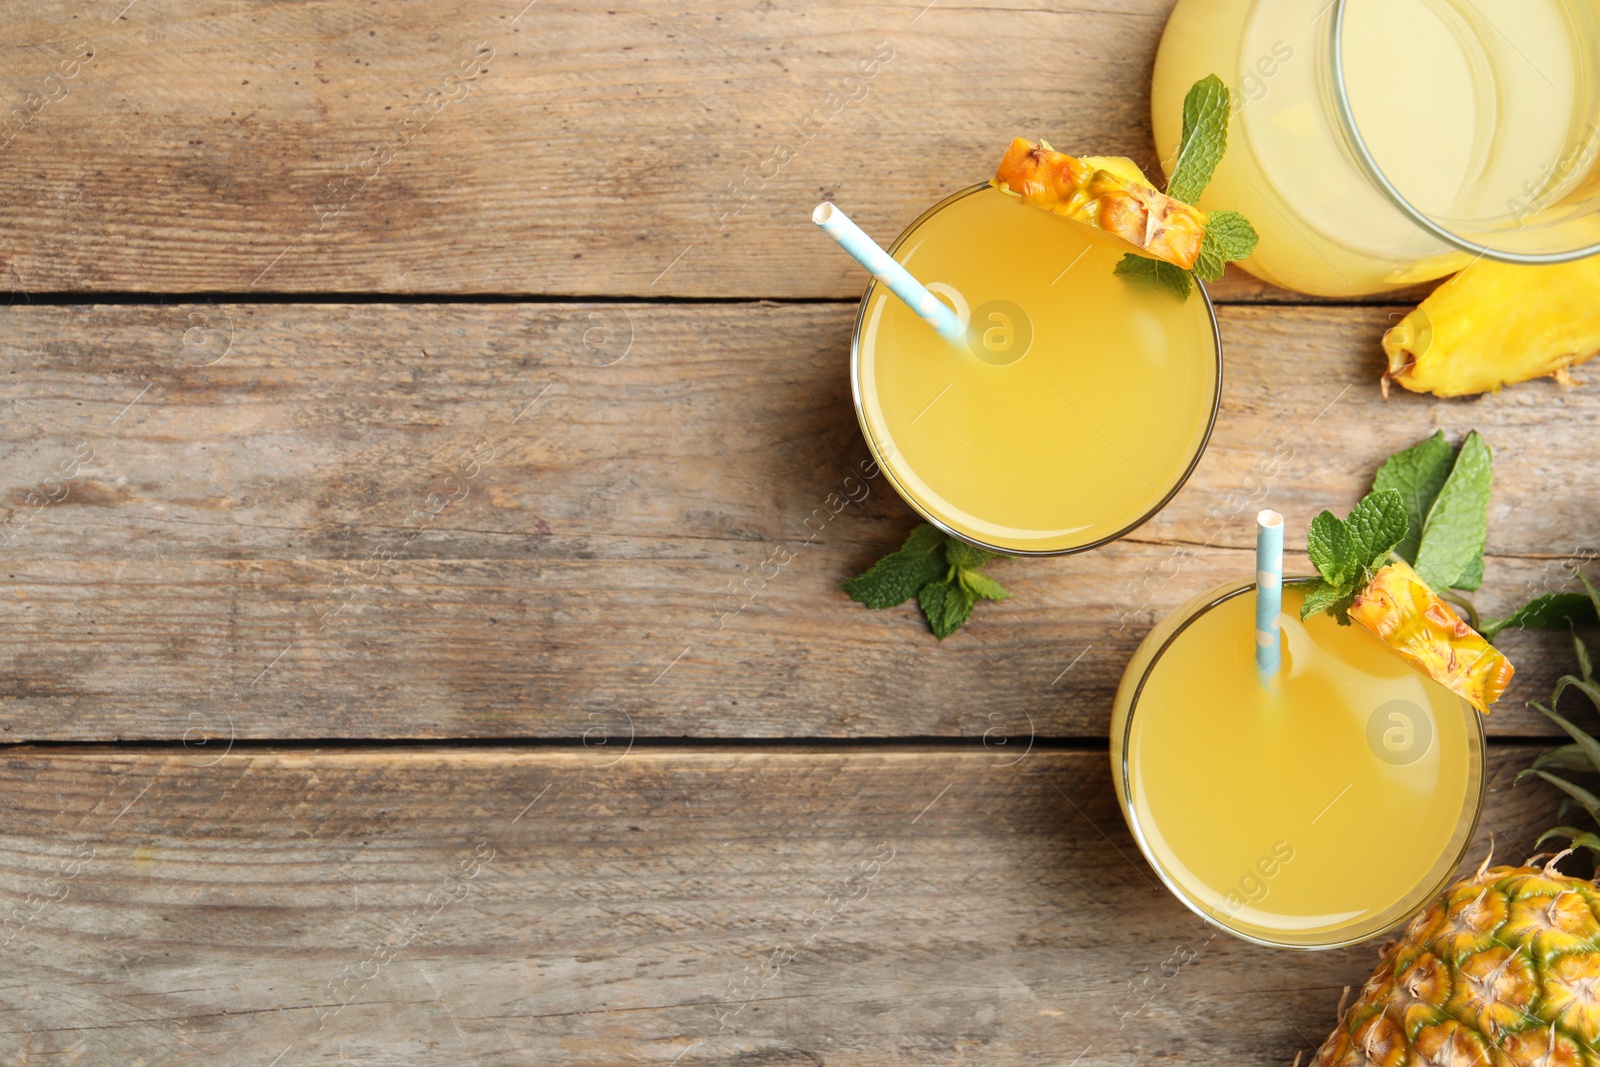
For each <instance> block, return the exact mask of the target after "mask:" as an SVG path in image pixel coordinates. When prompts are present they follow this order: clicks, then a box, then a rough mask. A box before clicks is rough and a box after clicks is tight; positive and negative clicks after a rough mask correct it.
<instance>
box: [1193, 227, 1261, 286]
mask: <svg viewBox="0 0 1600 1067" xmlns="http://www.w3.org/2000/svg"><path fill="white" fill-rule="evenodd" d="M1255 249H1256V228H1255V227H1254V226H1252V225H1250V221H1249V220H1248V219H1246V218H1245V217H1244V216H1243V215H1241V214H1239V213H1238V212H1237V211H1213V212H1212V213H1211V215H1210V217H1209V218H1208V219H1207V220H1206V232H1205V236H1204V237H1203V238H1202V239H1201V241H1200V255H1199V256H1198V257H1196V259H1195V261H1194V272H1195V273H1196V274H1197V275H1199V276H1200V278H1201V279H1202V280H1203V281H1208V282H1214V281H1216V280H1217V279H1218V278H1220V277H1222V271H1223V268H1225V267H1227V265H1228V264H1229V263H1230V262H1232V261H1233V260H1236V259H1244V258H1246V257H1247V256H1249V255H1250V253H1251V252H1254V251H1255Z"/></svg>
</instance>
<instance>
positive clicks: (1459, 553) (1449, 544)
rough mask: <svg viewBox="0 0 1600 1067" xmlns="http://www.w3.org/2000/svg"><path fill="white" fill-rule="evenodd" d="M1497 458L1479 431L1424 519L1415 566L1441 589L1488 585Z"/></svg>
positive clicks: (1471, 435) (1469, 436)
mask: <svg viewBox="0 0 1600 1067" xmlns="http://www.w3.org/2000/svg"><path fill="white" fill-rule="evenodd" d="M1493 480H1494V456H1493V454H1492V453H1491V452H1490V451H1489V446H1488V445H1487V444H1485V443H1484V440H1483V438H1482V437H1480V436H1479V435H1478V432H1477V431H1476V430H1474V431H1473V432H1472V433H1469V434H1467V439H1466V440H1465V441H1462V442H1461V451H1460V452H1458V453H1457V454H1456V462H1455V466H1454V467H1453V468H1452V469H1451V471H1450V477H1448V478H1446V479H1445V482H1444V487H1443V488H1442V489H1440V490H1439V495H1438V496H1437V497H1436V498H1435V499H1434V501H1433V506H1432V507H1430V508H1429V509H1428V517H1427V518H1426V519H1425V520H1423V524H1422V540H1421V543H1420V544H1418V546H1417V558H1416V560H1415V562H1414V564H1413V565H1414V566H1415V567H1416V568H1417V573H1418V574H1419V575H1421V576H1422V580H1423V581H1425V582H1427V583H1428V584H1429V585H1431V586H1432V587H1433V588H1435V589H1452V588H1453V589H1476V588H1478V586H1479V585H1481V584H1483V546H1484V543H1485V541H1486V540H1487V539H1488V536H1489V486H1490V483H1492V482H1493Z"/></svg>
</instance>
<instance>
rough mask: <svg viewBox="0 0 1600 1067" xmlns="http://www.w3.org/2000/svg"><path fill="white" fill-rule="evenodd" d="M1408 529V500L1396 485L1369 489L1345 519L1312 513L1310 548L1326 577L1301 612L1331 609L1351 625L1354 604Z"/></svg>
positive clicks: (1304, 614) (1303, 614) (1306, 614)
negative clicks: (1389, 487) (1377, 490)
mask: <svg viewBox="0 0 1600 1067" xmlns="http://www.w3.org/2000/svg"><path fill="white" fill-rule="evenodd" d="M1405 532H1406V511H1405V504H1404V503H1403V502H1402V501H1401V499H1400V494H1399V493H1397V492H1395V491H1394V490H1392V489H1385V490H1382V491H1381V492H1376V493H1368V494H1367V495H1366V496H1364V497H1362V498H1361V502H1360V503H1359V504H1357V505H1356V506H1355V507H1354V508H1352V509H1351V511H1350V514H1349V515H1348V516H1346V517H1345V518H1344V519H1343V520H1341V519H1340V518H1339V517H1338V516H1337V515H1335V514H1334V513H1333V512H1331V511H1324V512H1322V513H1321V514H1319V515H1318V516H1317V517H1316V518H1314V519H1312V520H1311V528H1310V529H1309V530H1307V531H1306V554H1307V555H1309V556H1310V557H1311V564H1312V566H1314V567H1316V568H1317V573H1318V574H1320V575H1322V583H1321V584H1320V585H1318V586H1317V587H1316V588H1315V589H1313V590H1312V591H1311V592H1310V594H1309V595H1308V596H1307V597H1306V600H1305V603H1304V604H1302V605H1301V606H1300V617H1301V618H1302V619H1306V618H1310V617H1311V616H1312V615H1314V614H1315V613H1316V612H1319V611H1326V612H1329V613H1331V614H1332V615H1333V616H1334V618H1336V619H1338V620H1339V623H1340V625H1342V626H1348V625H1350V614H1349V613H1350V604H1351V603H1352V602H1353V601H1354V600H1355V597H1356V594H1357V593H1359V592H1360V591H1361V590H1363V589H1365V588H1366V587H1367V583H1368V582H1370V581H1372V572H1373V571H1375V570H1377V569H1378V568H1379V567H1380V566H1381V565H1382V563H1383V561H1384V560H1385V559H1386V558H1388V555H1389V550H1390V549H1392V548H1394V546H1395V544H1396V542H1398V541H1399V540H1400V538H1402V537H1404V536H1405Z"/></svg>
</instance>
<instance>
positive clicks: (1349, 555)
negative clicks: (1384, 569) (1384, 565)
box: [1306, 510, 1355, 587]
mask: <svg viewBox="0 0 1600 1067" xmlns="http://www.w3.org/2000/svg"><path fill="white" fill-rule="evenodd" d="M1306 554H1307V555H1309V556H1310V557H1311V565H1312V566H1313V567H1315V568H1317V573H1318V574H1320V575H1322V580H1323V581H1324V582H1326V583H1327V584H1328V585H1330V586H1336V587H1342V586H1345V585H1348V584H1350V580H1351V579H1352V578H1354V577H1355V552H1354V551H1353V550H1352V548H1351V546H1350V534H1349V532H1348V531H1346V530H1345V528H1344V523H1342V522H1340V521H1339V517H1338V516H1337V515H1335V514H1334V513H1333V512H1331V511H1326V510H1325V511H1323V512H1322V513H1321V514H1320V515H1318V516H1317V517H1316V518H1314V519H1312V520H1311V528H1310V529H1309V530H1307V531H1306Z"/></svg>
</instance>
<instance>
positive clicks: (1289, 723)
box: [1111, 579, 1484, 948]
mask: <svg viewBox="0 0 1600 1067" xmlns="http://www.w3.org/2000/svg"><path fill="white" fill-rule="evenodd" d="M1314 584H1315V579H1290V580H1288V581H1286V582H1285V583H1284V587H1283V614H1282V616H1281V622H1282V627H1283V644H1282V646H1281V647H1282V648H1283V650H1284V655H1283V667H1282V670H1281V672H1280V674H1279V679H1278V682H1279V684H1278V686H1277V687H1276V688H1275V689H1272V688H1268V687H1265V686H1263V685H1262V684H1261V682H1260V680H1259V679H1258V677H1257V673H1256V664H1255V641H1254V633H1255V616H1254V612H1255V597H1254V595H1253V594H1254V591H1255V584H1254V583H1253V582H1239V583H1235V584H1233V585H1229V586H1223V587H1221V588H1219V589H1216V590H1213V591H1212V592H1210V593H1207V594H1205V595H1204V596H1201V597H1198V598H1196V599H1195V600H1193V601H1191V602H1190V603H1189V604H1187V605H1186V606H1184V607H1183V608H1181V609H1180V610H1178V611H1176V612H1174V613H1173V614H1172V615H1171V616H1170V617H1168V618H1167V619H1165V620H1164V621H1163V622H1162V623H1161V624H1160V625H1158V626H1157V627H1156V628H1155V629H1154V630H1152V631H1151V633H1150V634H1149V635H1148V636H1147V637H1146V638H1145V640H1144V642H1143V643H1142V644H1141V645H1140V646H1139V650H1138V651H1137V652H1136V653H1135V655H1134V658H1133V660H1132V662H1131V663H1129V665H1128V668H1127V671H1126V673H1124V674H1123V677H1122V684H1121V686H1120V687H1119V688H1118V690H1117V698H1116V704H1115V707H1114V710H1113V712H1112V723H1111V765H1112V773H1113V776H1114V778H1115V782H1116V787H1117V794H1118V798H1119V800H1120V801H1121V804H1122V809H1123V814H1124V815H1125V816H1126V818H1127V820H1128V825H1129V827H1130V828H1131V829H1132V831H1133V834H1134V837H1135V838H1136V839H1137V840H1138V842H1139V847H1140V849H1142V850H1143V852H1144V854H1145V857H1146V858H1147V859H1148V860H1149V861H1150V864H1151V866H1153V867H1154V868H1155V870H1156V872H1157V873H1158V874H1159V875H1160V877H1161V880H1162V881H1163V882H1165V883H1166V884H1167V886H1168V888H1170V889H1171V890H1172V891H1173V892H1174V893H1175V894H1177V896H1178V898H1179V899H1180V900H1181V901H1183V903H1184V904H1185V905H1187V906H1188V907H1189V908H1190V909H1191V910H1193V911H1194V912H1196V913H1197V914H1199V915H1200V916H1201V917H1202V918H1204V919H1205V920H1206V921H1208V922H1211V923H1213V924H1215V925H1217V926H1220V927H1221V928H1223V929H1225V930H1227V931H1229V932H1230V933H1233V934H1236V935H1238V936H1239V937H1242V938H1245V939H1246V940H1249V941H1254V942H1256V943H1258V944H1266V945H1280V946H1286V947H1292V948H1334V947H1338V946H1340V945H1348V944H1352V943H1354V942H1357V941H1361V940H1365V939H1366V938H1369V937H1372V936H1374V935H1376V934H1379V933H1382V932H1383V931H1384V930H1387V929H1389V928H1390V927H1392V926H1394V925H1395V924H1396V923H1399V922H1400V921H1402V920H1404V919H1405V918H1406V917H1408V916H1409V915H1410V914H1411V913H1412V912H1414V911H1415V910H1416V909H1417V908H1418V907H1419V906H1421V905H1422V904H1423V903H1424V902H1425V901H1426V900H1427V899H1428V898H1429V897H1431V896H1432V895H1433V894H1435V893H1437V892H1438V891H1439V890H1440V889H1442V888H1443V887H1444V885H1445V884H1446V883H1447V882H1448V881H1449V879H1450V878H1451V877H1452V876H1453V875H1454V873H1455V871H1456V868H1457V866H1458V865H1459V864H1460V862H1461V860H1462V857H1463V855H1464V853H1465V851H1466V848H1467V846H1468V844H1469V842H1470V841H1471V838H1472V833H1473V830H1474V829H1475V828H1476V826H1477V818H1478V812H1479V810H1480V807H1481V804H1482V799H1483V789H1484V742H1483V727H1482V724H1481V721H1480V719H1479V716H1478V713H1477V711H1476V710H1475V709H1474V708H1473V707H1472V706H1471V705H1470V704H1468V703H1467V702H1466V701H1464V700H1462V699H1461V698H1460V697H1457V696H1456V695H1455V694H1453V693H1451V692H1450V691H1449V690H1447V689H1445V688H1444V687H1443V686H1441V685H1440V684H1439V683H1437V682H1435V681H1434V680H1433V679H1431V678H1429V677H1427V676H1426V675H1424V674H1421V673H1419V672H1417V671H1415V670H1413V669H1412V668H1411V667H1410V666H1409V665H1408V664H1406V663H1405V661H1403V660H1402V659H1401V658H1400V657H1399V656H1397V655H1395V654H1394V652H1393V651H1392V650H1391V649H1389V648H1388V646H1386V645H1385V644H1383V642H1382V641H1380V640H1379V639H1378V638H1377V637H1375V636H1374V635H1372V634H1371V633H1369V632H1368V631H1367V630H1365V629H1363V628H1362V627H1360V626H1355V625H1351V626H1341V625H1339V623H1338V622H1336V621H1335V620H1334V619H1333V618H1332V617H1331V616H1328V615H1325V614H1317V615H1313V616H1312V617H1311V618H1310V619H1308V620H1306V621H1305V622H1301V621H1300V605H1301V604H1302V603H1303V602H1304V599H1305V595H1306V593H1307V592H1308V591H1309V590H1310V589H1311V588H1312V587H1313V586H1314Z"/></svg>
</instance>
